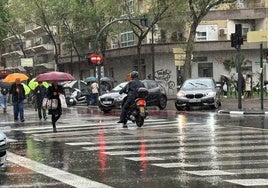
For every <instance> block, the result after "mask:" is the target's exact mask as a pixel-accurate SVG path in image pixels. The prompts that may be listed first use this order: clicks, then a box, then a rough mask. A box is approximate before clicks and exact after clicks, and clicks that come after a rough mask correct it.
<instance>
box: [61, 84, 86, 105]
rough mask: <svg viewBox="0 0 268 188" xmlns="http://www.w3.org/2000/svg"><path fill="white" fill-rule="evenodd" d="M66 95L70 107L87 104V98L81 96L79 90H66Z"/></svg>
mask: <svg viewBox="0 0 268 188" xmlns="http://www.w3.org/2000/svg"><path fill="white" fill-rule="evenodd" d="M64 90H65V94H66V103H67V105H69V106H74V105H76V104H82V103H86V96H84V95H82V94H81V91H80V90H79V89H77V88H64Z"/></svg>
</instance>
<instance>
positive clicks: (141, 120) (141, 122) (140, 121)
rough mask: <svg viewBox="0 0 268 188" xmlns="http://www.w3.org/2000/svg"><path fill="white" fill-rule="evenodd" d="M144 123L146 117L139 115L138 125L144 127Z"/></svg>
mask: <svg viewBox="0 0 268 188" xmlns="http://www.w3.org/2000/svg"><path fill="white" fill-rule="evenodd" d="M143 124H144V117H141V116H137V117H136V125H137V126H138V127H142V126H143Z"/></svg>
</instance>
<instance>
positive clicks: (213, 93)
mask: <svg viewBox="0 0 268 188" xmlns="http://www.w3.org/2000/svg"><path fill="white" fill-rule="evenodd" d="M215 95H216V93H215V92H213V91H210V92H208V93H207V96H208V97H215Z"/></svg>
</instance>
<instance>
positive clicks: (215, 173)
mask: <svg viewBox="0 0 268 188" xmlns="http://www.w3.org/2000/svg"><path fill="white" fill-rule="evenodd" d="M184 172H186V173H188V174H194V175H196V176H225V175H235V173H232V172H226V171H223V170H196V171H184Z"/></svg>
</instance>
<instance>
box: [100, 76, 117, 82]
mask: <svg viewBox="0 0 268 188" xmlns="http://www.w3.org/2000/svg"><path fill="white" fill-rule="evenodd" d="M100 81H101V82H111V83H113V82H116V81H115V80H114V79H113V78H110V77H103V78H101V79H100Z"/></svg>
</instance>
